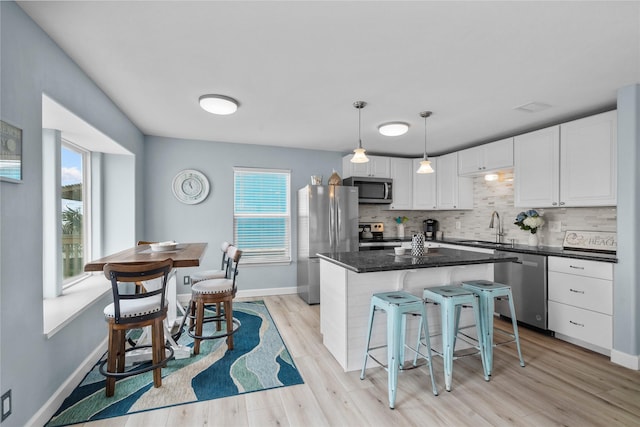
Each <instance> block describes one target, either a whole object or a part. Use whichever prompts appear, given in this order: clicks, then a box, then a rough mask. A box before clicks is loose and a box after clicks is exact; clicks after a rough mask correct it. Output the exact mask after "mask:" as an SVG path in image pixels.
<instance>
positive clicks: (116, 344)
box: [100, 259, 173, 397]
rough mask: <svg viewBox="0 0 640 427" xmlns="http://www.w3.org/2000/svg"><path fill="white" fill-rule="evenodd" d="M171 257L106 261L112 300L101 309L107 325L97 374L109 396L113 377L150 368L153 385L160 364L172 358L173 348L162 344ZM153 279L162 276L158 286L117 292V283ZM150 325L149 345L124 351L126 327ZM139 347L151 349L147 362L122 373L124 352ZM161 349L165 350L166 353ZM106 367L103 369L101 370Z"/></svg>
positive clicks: (159, 374) (158, 383) (159, 379)
mask: <svg viewBox="0 0 640 427" xmlns="http://www.w3.org/2000/svg"><path fill="white" fill-rule="evenodd" d="M172 267H173V260H172V259H166V260H164V261H158V262H153V263H139V264H135V263H131V264H113V263H110V264H106V265H105V266H104V275H105V276H106V278H107V279H109V280H110V281H111V289H112V292H113V303H111V304H109V305H108V306H106V307H105V309H104V315H105V320H106V321H107V323H108V327H109V347H108V350H107V359H106V360H105V361H103V362H102V363H101V364H100V373H101V374H102V375H104V376H105V377H107V381H106V382H107V384H106V394H107V397H110V396H113V394H114V392H115V384H116V380H118V379H121V378H125V377H128V376H131V375H137V374H141V373H143V372H148V371H153V385H154V387H160V386H161V385H162V370H161V369H162V367H163V366H166V363H167V361H168V360H171V359H173V349H172V348H171V346H168V345H166V342H165V338H164V324H163V322H164V319H165V318H166V317H167V300H166V289H167V278H168V277H169V273H170V272H171V269H172ZM156 278H161V279H162V286H161V287H160V288H159V289H155V290H151V291H146V292H141V293H133V294H131V293H129V294H124V293H121V291H120V287H119V283H135V284H136V286H140V285H139V283H141V282H143V281H145V280H152V279H156ZM147 326H150V327H151V345H150V346H149V345H140V346H134V347H131V348H129V349H126V350H125V341H126V337H125V335H126V332H127V331H128V330H130V329H136V328H144V327H147ZM141 348H151V360H152V363H151V365H149V364H139V365H135V366H133V367H132V368H130V369H128V370H127V371H126V372H125V353H126V352H129V351H132V350H137V349H141ZM165 350H168V351H169V355H168V356H167V353H166V351H165ZM105 365H106V366H107V368H106V370H105V369H104V367H105Z"/></svg>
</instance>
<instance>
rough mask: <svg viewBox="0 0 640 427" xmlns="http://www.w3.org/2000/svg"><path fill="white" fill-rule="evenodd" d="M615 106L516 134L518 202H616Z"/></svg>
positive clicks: (558, 204) (544, 204)
mask: <svg viewBox="0 0 640 427" xmlns="http://www.w3.org/2000/svg"><path fill="white" fill-rule="evenodd" d="M616 118H617V115H616V112H615V111H610V112H607V113H602V114H597V115H595V116H591V117H586V118H584V119H579V120H574V121H572V122H568V123H563V124H561V125H558V126H552V127H550V128H546V129H541V130H538V131H535V132H531V133H527V134H524V135H519V136H516V137H515V139H514V204H515V206H517V207H538V208H543V207H577V206H614V205H615V204H616V202H617V200H616V167H617V158H616V156H617V154H616V147H617V136H616V126H617V120H616Z"/></svg>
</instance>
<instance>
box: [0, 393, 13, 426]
mask: <svg viewBox="0 0 640 427" xmlns="http://www.w3.org/2000/svg"><path fill="white" fill-rule="evenodd" d="M0 401H2V421H4V420H5V419H7V417H8V416H9V415H11V390H9V391H7V392H6V393H5V394H3V395H2V397H1V398H0Z"/></svg>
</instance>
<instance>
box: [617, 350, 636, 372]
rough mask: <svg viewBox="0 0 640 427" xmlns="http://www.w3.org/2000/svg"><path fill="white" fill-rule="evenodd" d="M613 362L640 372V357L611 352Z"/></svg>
mask: <svg viewBox="0 0 640 427" xmlns="http://www.w3.org/2000/svg"><path fill="white" fill-rule="evenodd" d="M611 361H612V362H613V363H615V364H617V365H621V366H624V367H625V368H629V369H633V370H635V371H640V356H634V355H632V354H627V353H623V352H621V351H618V350H611Z"/></svg>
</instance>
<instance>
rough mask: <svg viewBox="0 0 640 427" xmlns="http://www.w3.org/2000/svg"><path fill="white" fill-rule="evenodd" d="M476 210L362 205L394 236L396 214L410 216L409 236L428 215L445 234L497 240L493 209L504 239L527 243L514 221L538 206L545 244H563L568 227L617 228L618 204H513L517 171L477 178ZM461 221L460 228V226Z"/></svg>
mask: <svg viewBox="0 0 640 427" xmlns="http://www.w3.org/2000/svg"><path fill="white" fill-rule="evenodd" d="M473 190H474V200H473V210H464V211H395V210H394V211H391V210H385V207H384V206H383V205H360V222H363V223H368V222H382V223H384V227H385V228H384V230H385V232H384V235H385V237H387V238H393V237H396V235H397V227H396V220H395V218H396V217H398V216H406V217H407V218H409V221H408V222H406V223H405V237H410V236H411V235H412V234H414V233H416V232H419V231H422V229H423V228H422V221H424V220H425V219H427V218H433V219H436V220H438V223H439V224H438V225H439V230H440V231H442V232H443V235H444V237H445V238H447V237H451V238H461V239H474V240H476V239H477V240H488V241H494V240H495V230H494V229H491V228H489V222H490V220H491V213H492V212H493V211H496V212H498V214H499V215H500V219H501V221H502V227H503V230H504V236H503V241H504V242H510V241H511V239H515V243H517V244H526V243H527V241H528V236H529V232H527V231H524V230H520V228H519V227H518V226H517V225H515V224H514V221H515V218H516V216H517V215H518V213H519V212H521V211H523V210H526V209H536V210H537V211H538V213H540V215H542V217H543V218H544V220H545V225H544V226H543V227H542V228H541V229H539V230H538V238H539V240H540V244H541V245H545V246H562V242H563V241H564V234H565V231H567V230H580V231H609V232H616V215H617V208H616V207H615V206H612V207H593V208H546V209H538V208H537V207H536V206H529V207H527V208H526V209H523V208H515V207H514V206H513V173H512V172H509V173H505V174H503V175H502V179H501V180H499V181H485V180H484V177H483V176H478V177H475V178H474V179H473ZM550 222H555V223H556V225H557V223H558V222H559V223H560V231H559V232H558V231H551V230H550V225H551V224H550ZM456 223H459V225H460V228H456Z"/></svg>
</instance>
